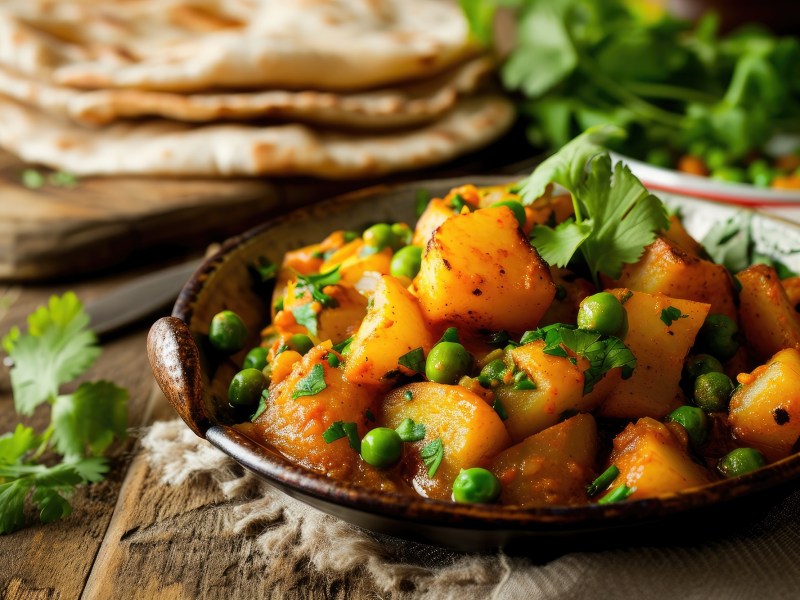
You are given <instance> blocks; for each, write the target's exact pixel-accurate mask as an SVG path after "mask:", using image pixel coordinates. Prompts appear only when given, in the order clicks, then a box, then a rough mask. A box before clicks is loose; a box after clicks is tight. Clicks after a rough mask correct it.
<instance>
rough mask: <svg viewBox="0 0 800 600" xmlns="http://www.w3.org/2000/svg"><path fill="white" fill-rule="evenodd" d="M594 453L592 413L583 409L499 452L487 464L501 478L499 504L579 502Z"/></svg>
mask: <svg viewBox="0 0 800 600" xmlns="http://www.w3.org/2000/svg"><path fill="white" fill-rule="evenodd" d="M596 455H597V426H596V425H595V422H594V417H592V415H588V414H582V415H576V416H574V417H572V418H570V419H567V420H566V421H564V422H563V423H559V424H558V425H554V426H553V427H550V428H549V429H545V430H544V431H542V432H541V433H537V434H536V435H532V436H530V437H529V438H526V439H525V440H524V441H522V442H520V443H519V444H517V445H515V446H511V448H509V449H508V450H505V451H503V452H501V453H500V454H499V455H498V456H497V458H495V459H494V460H493V461H492V466H491V470H492V472H493V473H494V474H495V475H496V476H497V478H498V479H499V480H500V484H501V486H502V492H501V495H500V500H501V502H502V503H503V504H516V505H519V506H542V505H545V504H562V505H564V504H584V503H586V501H587V498H586V486H587V484H589V483H590V482H591V480H592V478H593V476H594V466H595V456H596Z"/></svg>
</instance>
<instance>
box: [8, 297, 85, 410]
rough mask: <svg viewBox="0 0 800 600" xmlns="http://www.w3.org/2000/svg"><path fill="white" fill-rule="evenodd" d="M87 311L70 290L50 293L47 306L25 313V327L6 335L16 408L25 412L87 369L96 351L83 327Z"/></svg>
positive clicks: (48, 397) (51, 399)
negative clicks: (26, 321)
mask: <svg viewBox="0 0 800 600" xmlns="http://www.w3.org/2000/svg"><path fill="white" fill-rule="evenodd" d="M88 325H89V316H88V315H87V314H86V312H85V311H84V310H83V305H82V304H81V303H80V301H79V300H78V298H77V296H75V294H74V293H72V292H67V293H66V294H64V295H63V296H61V297H58V296H53V297H51V298H50V302H49V304H48V306H47V307H40V308H39V309H37V310H36V312H34V313H33V314H32V315H30V316H29V317H28V332H27V333H25V334H18V335H16V334H12V336H6V337H5V338H4V340H3V345H4V347H6V348H7V349H8V350H10V351H9V356H10V357H11V358H12V359H13V361H14V365H15V366H14V367H13V368H12V369H11V386H12V389H13V393H14V407H15V408H16V410H17V412H20V413H22V414H24V415H30V414H32V413H33V410H34V409H35V408H36V407H37V406H38V405H39V404H41V403H42V402H45V401H48V400H49V401H53V399H54V398H55V396H56V395H57V394H58V388H59V386H61V384H64V383H67V382H68V381H71V380H72V379H74V378H75V377H77V376H78V375H80V374H82V373H83V372H84V371H86V369H88V368H89V367H90V366H91V365H92V363H94V361H95V360H96V359H97V357H98V356H99V355H100V348H98V347H97V338H96V337H95V335H94V333H92V332H91V331H89V330H88V328H87V327H88Z"/></svg>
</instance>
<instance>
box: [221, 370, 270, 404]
mask: <svg viewBox="0 0 800 600" xmlns="http://www.w3.org/2000/svg"><path fill="white" fill-rule="evenodd" d="M265 389H267V379H266V378H265V377H264V374H263V373H262V372H261V371H259V370H258V369H244V370H242V371H239V372H238V373H237V374H236V375H234V376H233V379H232V380H231V384H230V386H229V387H228V402H230V404H231V406H235V407H237V408H254V407H255V406H256V405H257V404H258V401H259V400H260V399H261V393H262V392H263V391H264V390H265Z"/></svg>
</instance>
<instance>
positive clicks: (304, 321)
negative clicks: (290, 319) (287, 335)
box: [291, 303, 319, 335]
mask: <svg viewBox="0 0 800 600" xmlns="http://www.w3.org/2000/svg"><path fill="white" fill-rule="evenodd" d="M291 310H292V314H293V315H294V320H295V321H297V324H298V325H302V326H303V327H305V328H306V329H307V330H308V333H310V334H311V335H317V333H319V329H318V327H319V325H318V323H317V311H315V310H314V307H313V306H312V304H311V303H309V304H299V305H297V306H293V307H292V309H291Z"/></svg>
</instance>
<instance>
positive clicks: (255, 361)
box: [242, 346, 269, 371]
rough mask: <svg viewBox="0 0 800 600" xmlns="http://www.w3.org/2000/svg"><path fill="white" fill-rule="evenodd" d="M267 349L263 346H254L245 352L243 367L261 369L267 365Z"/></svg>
mask: <svg viewBox="0 0 800 600" xmlns="http://www.w3.org/2000/svg"><path fill="white" fill-rule="evenodd" d="M268 353H269V350H267V349H266V348H264V347H263V346H256V347H255V348H253V349H252V350H250V352H248V353H247V356H245V357H244V362H243V363H242V368H243V369H258V370H259V371H260V370H262V369H263V368H264V367H266V366H267V354H268Z"/></svg>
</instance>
